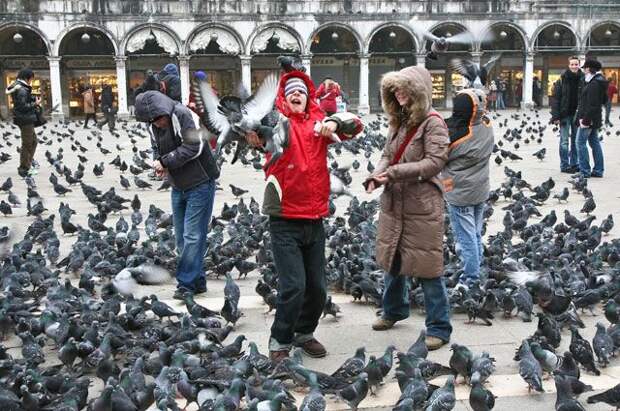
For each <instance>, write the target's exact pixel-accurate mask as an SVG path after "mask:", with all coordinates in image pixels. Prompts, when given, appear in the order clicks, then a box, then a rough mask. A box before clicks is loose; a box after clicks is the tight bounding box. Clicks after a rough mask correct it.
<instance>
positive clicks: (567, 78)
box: [551, 69, 584, 121]
mask: <svg viewBox="0 0 620 411" xmlns="http://www.w3.org/2000/svg"><path fill="white" fill-rule="evenodd" d="M583 79H584V75H583V71H581V70H579V71H578V72H577V73H573V72H572V71H570V70H569V69H566V71H564V73H562V75H561V76H560V78H559V79H558V80H557V81H556V82H555V83H553V98H552V99H551V120H552V121H555V120H562V119H563V118H566V117H571V119H572V117H573V116H574V115H575V112H576V111H577V105H578V101H579V95H580V94H581V89H582V87H583Z"/></svg>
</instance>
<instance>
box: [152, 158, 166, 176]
mask: <svg viewBox="0 0 620 411" xmlns="http://www.w3.org/2000/svg"><path fill="white" fill-rule="evenodd" d="M153 169H154V170H155V175H156V176H157V177H163V176H164V175H165V174H166V169H165V168H164V166H163V165H162V164H161V161H159V160H155V161H153Z"/></svg>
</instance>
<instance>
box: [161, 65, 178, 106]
mask: <svg viewBox="0 0 620 411" xmlns="http://www.w3.org/2000/svg"><path fill="white" fill-rule="evenodd" d="M158 77H159V81H160V82H161V83H162V88H163V90H161V92H162V93H164V94H165V95H167V96H168V97H170V98H171V99H173V100H176V101H178V102H181V78H180V77H179V69H178V68H177V66H175V65H174V64H172V63H170V64H166V65H165V66H164V69H163V70H162V71H161V72H160V73H159V76H158Z"/></svg>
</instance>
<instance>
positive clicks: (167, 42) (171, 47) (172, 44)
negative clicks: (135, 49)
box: [121, 23, 182, 55]
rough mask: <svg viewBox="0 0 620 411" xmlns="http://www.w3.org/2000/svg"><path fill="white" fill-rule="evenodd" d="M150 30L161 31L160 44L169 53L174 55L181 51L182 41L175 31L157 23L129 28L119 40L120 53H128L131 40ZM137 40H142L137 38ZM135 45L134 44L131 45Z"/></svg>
mask: <svg viewBox="0 0 620 411" xmlns="http://www.w3.org/2000/svg"><path fill="white" fill-rule="evenodd" d="M150 31H153V32H154V33H155V32H160V33H163V36H162V39H161V43H163V44H160V46H161V47H162V48H163V49H164V50H166V52H167V53H168V54H170V55H176V54H179V53H180V52H181V49H182V42H181V39H180V38H179V36H178V35H177V33H176V32H175V31H174V30H172V29H170V28H169V27H168V26H166V25H163V24H159V23H145V24H138V25H136V26H134V27H132V28H131V30H129V31H128V32H127V33H126V34H125V37H124V38H123V41H122V42H121V53H122V55H128V54H129V52H128V51H127V48H128V47H130V46H132V43H131V42H132V40H136V39H133V38H134V37H136V36H144V35H147V34H148V33H149V32H150ZM138 41H142V40H141V39H138ZM133 46H135V45H133Z"/></svg>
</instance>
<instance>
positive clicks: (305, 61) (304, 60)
mask: <svg viewBox="0 0 620 411" xmlns="http://www.w3.org/2000/svg"><path fill="white" fill-rule="evenodd" d="M301 64H302V65H303V66H304V67H305V68H306V74H307V75H308V76H309V77H312V74H310V69H311V66H312V54H302V55H301Z"/></svg>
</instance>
